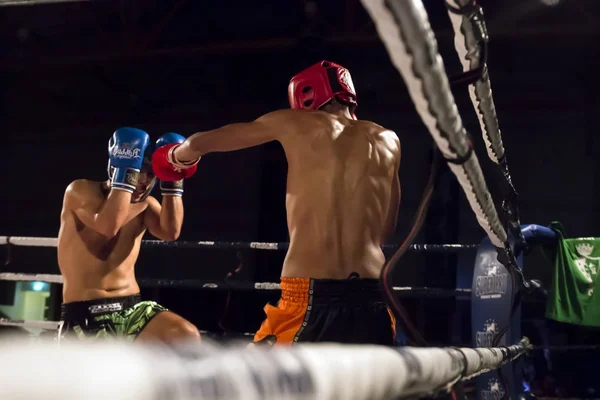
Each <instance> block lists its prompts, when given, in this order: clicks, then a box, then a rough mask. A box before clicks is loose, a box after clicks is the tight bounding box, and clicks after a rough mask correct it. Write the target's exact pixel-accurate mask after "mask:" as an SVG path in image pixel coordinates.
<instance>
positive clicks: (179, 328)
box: [165, 318, 200, 340]
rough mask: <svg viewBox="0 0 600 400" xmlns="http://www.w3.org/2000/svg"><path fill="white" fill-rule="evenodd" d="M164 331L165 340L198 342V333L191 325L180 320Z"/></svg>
mask: <svg viewBox="0 0 600 400" xmlns="http://www.w3.org/2000/svg"><path fill="white" fill-rule="evenodd" d="M169 325H170V326H168V327H167V329H166V332H165V333H166V336H167V337H166V339H167V340H200V332H199V331H198V328H196V327H195V326H194V325H193V324H192V323H190V322H189V321H186V320H185V319H183V318H180V319H179V320H177V321H173V322H172V323H171V324H169Z"/></svg>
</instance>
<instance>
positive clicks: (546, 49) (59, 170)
mask: <svg viewBox="0 0 600 400" xmlns="http://www.w3.org/2000/svg"><path fill="white" fill-rule="evenodd" d="M424 3H425V4H426V6H427V8H428V12H429V15H430V19H431V22H432V25H433V28H434V30H435V31H436V36H437V39H438V41H439V46H440V51H441V54H442V56H443V58H444V62H445V63H446V68H447V70H448V72H449V74H450V75H453V74H455V73H457V72H459V71H460V65H459V62H458V59H457V56H456V53H455V51H454V49H453V44H452V43H453V36H452V32H451V28H450V24H449V20H448V17H447V14H446V10H445V8H444V5H443V2H442V0H425V1H424ZM481 3H482V5H483V7H484V9H485V14H486V19H487V21H488V28H489V32H490V36H491V42H490V56H489V70H490V75H491V80H492V86H493V91H494V98H495V102H496V107H497V109H498V115H499V119H500V126H501V128H502V133H503V139H504V143H505V146H506V148H507V154H508V157H509V163H510V167H511V171H512V174H513V179H514V183H515V185H516V187H517V189H518V190H519V193H520V195H521V197H520V200H521V212H522V219H523V222H525V223H537V224H542V225H546V224H548V223H549V222H550V221H551V220H560V221H561V222H563V224H564V225H565V227H566V229H567V230H568V232H569V233H570V234H571V235H572V236H597V235H598V229H597V228H596V227H597V226H598V224H599V223H600V214H599V212H600V207H599V205H598V204H599V201H600V198H599V197H600V169H599V165H598V161H597V160H598V155H599V154H600V142H599V139H598V138H597V134H598V132H599V131H600V126H599V122H598V118H597V115H598V111H599V103H600V100H599V96H598V94H597V93H598V89H599V88H598V71H599V68H598V67H599V66H600V58H599V57H600V56H598V54H599V51H598V50H599V45H598V39H599V37H600V28H599V27H598V24H597V21H598V17H600V4H599V2H597V1H595V0H588V1H562V2H560V4H559V5H558V6H556V7H548V6H545V5H544V4H543V3H542V2H541V1H538V0H510V1H509V0H503V1H495V0H488V1H482V2H481ZM321 59H329V60H333V61H336V62H339V63H341V64H343V65H345V66H347V67H348V68H349V69H350V71H351V72H352V74H353V79H354V82H355V85H356V88H357V91H358V96H359V102H360V106H359V108H358V115H359V117H360V118H363V119H370V120H373V121H376V122H378V123H379V124H381V125H384V126H387V127H389V128H390V129H393V130H395V131H396V132H397V134H398V136H399V137H400V139H401V141H402V143H403V149H404V152H403V160H402V167H401V170H400V177H401V182H402V206H401V207H402V208H401V212H400V220H399V224H398V230H397V232H396V240H400V239H401V238H403V237H404V236H405V235H406V233H407V231H408V229H409V228H410V221H411V219H412V216H413V214H414V211H415V209H416V207H417V205H418V201H419V199H420V197H421V192H422V190H423V188H424V186H425V182H426V179H427V176H428V173H429V161H430V149H431V148H432V141H431V139H430V137H429V134H428V132H427V130H426V129H425V127H424V126H423V124H422V122H421V121H420V119H419V117H418V115H417V114H416V112H415V111H414V106H413V104H412V102H411V101H410V99H409V96H408V93H407V91H406V88H405V86H404V84H403V82H402V79H401V78H400V75H399V74H398V72H397V71H396V70H395V69H394V68H393V66H392V65H391V63H390V61H389V58H388V56H387V53H386V51H385V49H384V47H383V45H382V44H381V42H380V41H379V39H378V37H377V35H376V32H375V30H374V27H373V24H372V23H371V22H370V19H369V18H368V16H367V15H366V13H365V11H364V10H363V8H362V6H361V5H360V3H359V1H357V0H347V1H343V0H328V1H320V2H314V1H281V0H268V1H262V2H242V1H237V0H236V1H228V2H200V1H194V0H187V1H186V0H178V1H159V0H144V1H141V0H121V1H116V0H97V1H93V2H81V3H79V2H74V3H67V4H47V5H36V6H14V7H0V94H1V96H2V97H1V101H2V103H1V106H0V135H1V139H2V142H1V143H2V145H1V146H0V152H1V153H0V155H1V156H0V167H1V170H2V171H3V172H2V178H3V179H2V180H3V185H2V188H3V189H2V196H0V235H23V236H51V237H54V236H56V235H57V232H58V226H59V212H60V208H61V202H62V195H63V192H64V189H65V187H66V186H67V185H68V184H69V182H71V181H72V180H74V179H77V178H89V179H98V180H102V179H105V166H106V151H107V150H106V146H107V141H108V139H109V137H110V135H111V134H112V132H113V131H114V130H115V129H116V128H117V127H119V126H136V127H139V128H142V129H145V130H147V131H148V132H149V133H150V134H151V135H153V137H154V138H156V137H158V136H159V135H160V134H162V133H165V132H168V131H175V132H179V133H181V134H183V135H186V136H187V135H189V134H192V133H194V132H196V131H201V130H206V129H211V128H215V127H218V126H221V125H224V124H227V123H230V122H236V121H249V120H252V119H254V118H256V117H258V116H260V115H261V114H263V113H265V112H268V111H271V110H274V109H278V108H284V107H287V106H288V105H287V92H286V87H287V83H288V81H289V78H290V77H291V76H292V75H293V74H294V73H296V72H298V71H300V70H301V69H303V68H305V67H306V66H308V65H310V64H312V63H314V62H316V61H319V60H321ZM456 98H457V102H458V104H459V108H460V110H461V114H462V116H463V119H464V121H465V123H466V125H467V127H468V128H469V131H470V133H471V134H472V135H473V137H474V141H475V143H476V150H477V154H478V156H479V160H480V162H481V164H482V166H483V168H484V171H485V172H486V174H488V177H491V176H492V175H489V171H490V166H491V162H490V161H489V159H488V158H487V155H486V154H485V152H484V148H483V144H482V139H481V135H480V133H479V128H478V123H477V120H476V117H475V113H474V111H473V109H472V106H471V103H470V101H469V99H468V96H467V92H466V90H459V91H457V93H456ZM285 175H286V162H285V157H284V154H283V152H282V149H281V147H280V146H279V145H278V144H276V143H271V144H267V145H264V146H260V147H257V148H253V149H248V150H244V151H239V152H234V153H228V154H211V155H208V156H206V157H205V159H203V160H202V162H201V164H200V168H199V172H198V173H197V174H196V176H195V177H193V178H192V179H190V180H189V181H188V182H187V183H186V185H187V186H186V193H185V197H184V201H185V205H186V219H185V223H184V228H183V232H182V235H181V239H182V240H186V239H187V240H193V239H198V240H261V241H286V240H287V227H286V222H285V209H284V198H285ZM488 183H489V184H490V186H493V184H492V183H493V182H492V181H488ZM492 189H493V187H492ZM493 193H496V192H493ZM483 234H484V232H483V231H482V230H481V229H480V228H479V227H478V225H477V223H476V221H475V218H474V216H473V214H472V212H471V211H470V208H469V206H468V204H467V202H466V200H465V197H464V194H463V193H462V192H461V191H460V190H459V188H458V187H457V185H456V183H455V181H454V178H453V177H452V176H451V175H450V174H446V176H445V178H444V180H443V182H442V184H441V186H440V188H439V190H438V192H437V193H436V197H435V200H434V204H433V206H432V210H431V216H430V218H429V220H428V222H427V224H426V227H425V230H424V232H423V234H422V235H421V236H420V237H419V238H418V239H417V242H420V243H422V242H424V241H429V242H440V243H441V242H461V243H477V242H479V240H481V238H482V236H483ZM243 256H244V264H245V266H246V269H245V270H244V271H243V273H242V275H243V277H245V278H248V279H253V280H268V281H273V280H276V279H277V277H278V274H279V269H280V266H281V261H282V259H283V256H284V254H282V253H277V252H265V251H262V252H261V251H258V252H244V254H243ZM465 257H466V260H467V262H468V261H469V260H471V257H472V254H467V255H465ZM55 259H56V256H55V251H54V250H53V249H35V250H32V249H31V248H27V249H14V250H13V254H12V264H11V265H10V266H7V267H4V270H10V271H13V270H23V271H25V270H27V271H31V272H34V271H35V272H42V271H48V272H56V261H55ZM455 261H456V259H455V258H452V257H442V258H439V257H431V256H430V257H426V256H423V255H416V254H409V255H408V256H407V257H406V258H405V260H404V261H403V263H402V264H403V265H402V267H401V268H398V271H399V272H398V276H397V280H398V282H400V283H403V284H413V285H425V284H427V285H430V286H436V285H437V286H447V287H453V286H454V285H455V270H454V269H453V267H454V262H455ZM238 263H239V261H238V258H237V257H236V254H234V253H232V252H225V251H218V250H210V251H209V250H178V251H174V250H164V249H161V250H147V251H144V252H143V254H142V256H141V257H140V262H139V271H138V274H139V275H140V276H146V277H165V276H169V277H185V278H196V279H221V278H222V277H223V276H224V275H225V274H226V273H227V272H229V271H230V270H232V269H233V268H235V267H236V266H237V265H238ZM84 267H85V266H82V268H84ZM528 268H529V269H528V271H531V274H532V276H546V278H547V277H548V271H549V269H548V268H549V265H548V263H547V262H545V261H544V260H543V259H541V258H539V257H533V259H532V261H531V262H530V263H529V265H528ZM544 274H545V275H544ZM432 283H433V285H432ZM148 295H152V296H155V297H157V298H159V299H161V301H164V302H166V303H167V305H177V306H179V307H180V309H181V310H182V311H181V313H183V314H184V315H186V316H187V317H189V318H191V319H193V320H194V321H195V322H196V323H198V324H199V325H200V326H201V327H202V328H208V329H211V328H215V320H216V318H217V317H218V316H219V315H221V314H220V313H222V309H223V307H224V304H225V294H224V293H212V292H211V293H199V292H193V291H186V290H178V291H175V290H166V289H165V290H161V291H154V292H151V293H148ZM232 296H233V297H232V301H231V302H230V307H231V308H232V309H235V308H236V307H238V308H242V307H246V308H247V309H248V310H249V311H248V313H249V316H248V319H249V320H250V322H249V323H248V324H247V325H249V327H248V326H245V327H244V328H245V329H251V328H253V327H255V326H256V324H257V323H258V321H260V319H261V318H262V317H261V307H262V305H263V304H264V303H265V301H266V300H268V299H271V298H272V297H273V296H271V295H265V294H255V295H253V296H254V297H251V296H248V297H246V299H250V298H251V299H252V302H250V301H242V300H240V299H241V298H237V296H240V294H239V293H238V294H233V295H232ZM183 300H185V301H186V302H187V303H185V305H184V302H183ZM182 307H183V308H182ZM198 309H202V310H204V311H202V312H204V313H214V315H213V316H212V317H211V318H208V319H204V320H202V321H200V319H199V318H197V316H198V315H199V314H198V313H199V311H198ZM206 310H210V311H206ZM213 317H214V318H213ZM234 319H235V318H234ZM209 320H210V322H206V321H209ZM236 321H237V320H235V321H233V322H230V327H231V325H234V326H233V327H234V328H236V327H237V328H240V327H239V326H235V325H236V323H237V322H236Z"/></svg>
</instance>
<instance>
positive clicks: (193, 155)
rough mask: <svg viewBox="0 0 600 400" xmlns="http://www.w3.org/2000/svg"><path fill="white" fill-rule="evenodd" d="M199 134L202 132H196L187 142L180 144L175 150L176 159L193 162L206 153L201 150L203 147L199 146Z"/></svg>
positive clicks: (182, 161)
mask: <svg viewBox="0 0 600 400" xmlns="http://www.w3.org/2000/svg"><path fill="white" fill-rule="evenodd" d="M199 135H202V134H201V133H196V134H194V135H192V136H190V137H189V138H187V139H186V140H185V142H183V143H182V144H181V145H180V146H178V147H177V148H176V149H175V150H174V151H173V156H174V159H175V160H177V161H178V162H180V163H191V162H194V161H196V160H198V159H199V158H200V157H202V156H203V155H204V154H205V153H204V152H202V151H201V147H200V146H199V143H198V141H199V139H198V136H199ZM200 141H201V139H200Z"/></svg>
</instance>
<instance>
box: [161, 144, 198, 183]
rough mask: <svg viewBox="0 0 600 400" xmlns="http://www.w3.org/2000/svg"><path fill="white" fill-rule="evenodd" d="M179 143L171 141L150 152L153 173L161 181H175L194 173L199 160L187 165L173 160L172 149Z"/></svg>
mask: <svg viewBox="0 0 600 400" xmlns="http://www.w3.org/2000/svg"><path fill="white" fill-rule="evenodd" d="M179 145H180V144H179V143H171V144H168V145H166V146H161V147H159V148H158V149H156V150H155V151H154V154H152V170H153V171H154V175H156V177H157V178H158V179H160V180H161V181H165V182H175V181H179V180H181V179H185V178H189V177H190V176H192V175H194V174H195V173H196V170H197V169H198V161H200V160H198V161H196V162H194V163H193V164H188V165H186V164H182V163H179V162H177V161H175V160H174V157H173V151H174V150H175V149H176V148H177V147H179Z"/></svg>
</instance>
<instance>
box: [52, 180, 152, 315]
mask: <svg viewBox="0 0 600 400" xmlns="http://www.w3.org/2000/svg"><path fill="white" fill-rule="evenodd" d="M77 182H78V185H77V189H75V190H77V191H78V193H77V196H78V198H80V199H84V201H85V202H86V205H87V207H91V208H92V209H100V208H101V207H102V204H103V202H104V201H106V192H105V191H104V190H103V188H102V185H103V183H102V182H93V181H84V180H80V181H77ZM67 196H68V195H66V196H65V203H64V204H63V209H62V212H61V218H60V219H61V221H60V231H59V234H58V265H59V268H60V272H61V274H62V276H63V301H64V302H65V303H69V302H73V301H85V300H93V299H98V298H106V297H118V296H127V295H131V294H135V293H139V291H140V289H139V286H138V285H137V282H136V279H135V274H134V266H135V262H136V260H137V258H138V255H139V251H140V245H141V240H142V236H143V234H144V232H145V227H144V223H143V212H144V210H145V209H146V207H147V203H146V202H145V201H142V202H140V203H136V204H132V205H131V207H130V212H129V214H128V217H127V220H126V223H125V225H124V226H123V227H122V228H121V229H120V230H119V232H118V234H117V235H116V236H114V237H112V238H107V237H105V236H103V235H101V234H99V233H97V232H95V231H94V230H92V229H90V228H88V227H86V226H85V225H84V223H83V222H82V221H81V220H80V219H79V218H78V217H77V215H76V214H75V212H74V211H73V209H72V208H71V207H70V206H69V204H68V200H67Z"/></svg>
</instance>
